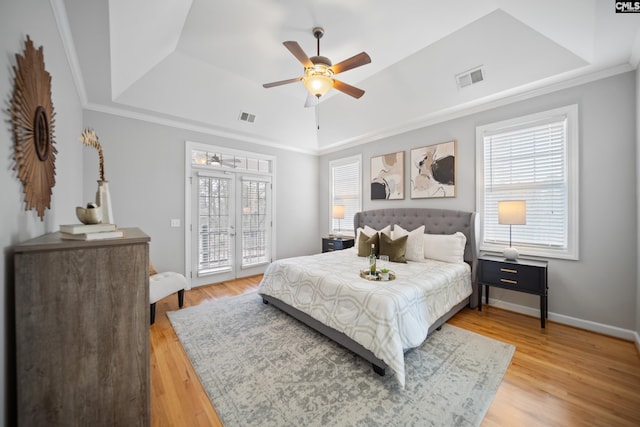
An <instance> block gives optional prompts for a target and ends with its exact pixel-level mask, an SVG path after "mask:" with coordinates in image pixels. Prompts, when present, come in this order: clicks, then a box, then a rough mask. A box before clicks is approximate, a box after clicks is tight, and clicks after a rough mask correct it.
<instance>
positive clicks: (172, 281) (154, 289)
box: [149, 271, 187, 325]
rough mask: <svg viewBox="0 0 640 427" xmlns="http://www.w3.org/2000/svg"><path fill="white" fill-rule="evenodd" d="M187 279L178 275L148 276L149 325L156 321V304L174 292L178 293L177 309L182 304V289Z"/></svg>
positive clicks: (167, 273) (169, 273) (166, 273)
mask: <svg viewBox="0 0 640 427" xmlns="http://www.w3.org/2000/svg"><path fill="white" fill-rule="evenodd" d="M186 286H187V279H186V278H185V277H184V276H183V275H182V274H180V273H174V272H171V271H169V272H165V273H156V274H152V275H150V276H149V303H150V304H151V310H150V311H151V324H152V325H153V323H154V322H155V321H156V302H157V301H159V300H161V299H162V298H164V297H167V296H169V295H171V294H173V293H175V292H177V293H178V307H180V308H182V305H183V303H184V288H185V287H186Z"/></svg>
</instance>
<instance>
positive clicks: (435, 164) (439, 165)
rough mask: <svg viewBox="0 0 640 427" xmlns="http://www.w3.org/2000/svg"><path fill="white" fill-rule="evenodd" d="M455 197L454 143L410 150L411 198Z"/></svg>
mask: <svg viewBox="0 0 640 427" xmlns="http://www.w3.org/2000/svg"><path fill="white" fill-rule="evenodd" d="M435 197H456V141H449V142H443V143H441V144H434V145H428V146H426V147H421V148H415V149H413V150H411V198H412V199H429V198H435Z"/></svg>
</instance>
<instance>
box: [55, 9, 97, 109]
mask: <svg viewBox="0 0 640 427" xmlns="http://www.w3.org/2000/svg"><path fill="white" fill-rule="evenodd" d="M50 3H51V9H52V10H53V16H54V18H55V20H56V25H57V27H58V33H59V34H60V38H61V39H62V46H63V47H64V52H65V55H66V57H67V62H68V63H69V68H70V69H71V76H72V78H73V82H74V85H75V87H76V91H77V92H78V97H79V98H80V102H81V104H82V106H85V105H87V103H88V102H89V100H88V98H87V91H86V87H85V84H84V78H83V77H82V71H81V69H80V63H79V61H78V55H77V53H76V46H75V44H74V42H73V36H72V35H71V26H70V25H69V19H68V17H67V9H66V8H65V6H64V1H63V0H50Z"/></svg>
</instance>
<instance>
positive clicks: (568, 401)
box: [150, 276, 640, 427]
mask: <svg viewBox="0 0 640 427" xmlns="http://www.w3.org/2000/svg"><path fill="white" fill-rule="evenodd" d="M260 279H261V276H253V277H249V278H243V279H238V280H234V281H230V282H224V283H219V284H214V285H208V286H201V287H198V288H195V289H192V290H189V291H186V292H185V307H190V306H195V305H198V304H202V303H205V302H207V301H211V300H214V299H217V298H223V297H226V296H233V295H239V294H241V293H244V292H247V291H249V290H252V289H255V288H256V287H257V286H258V284H259V282H260ZM177 309H178V300H177V297H176V296H175V295H171V296H169V297H167V298H165V299H163V300H161V301H158V303H157V306H156V323H155V324H154V325H152V326H151V360H150V363H151V420H152V425H153V426H162V427H164V426H185V425H189V426H221V425H222V424H221V422H220V419H219V418H218V416H217V414H216V412H215V409H214V408H213V406H212V405H211V402H210V401H209V398H208V397H207V394H206V392H205V391H204V389H203V388H202V385H201V384H200V381H199V380H198V377H197V375H196V373H195V371H194V370H193V367H192V366H191V363H190V362H189V359H188V357H187V355H186V353H185V352H184V350H183V348H182V345H181V344H180V341H179V340H178V338H177V336H176V334H175V332H174V331H173V328H172V327H171V323H170V322H169V319H168V318H167V316H166V313H167V311H173V310H177ZM449 323H451V324H452V325H455V326H458V327H460V328H464V329H467V330H469V331H472V332H475V333H478V334H480V335H484V336H487V337H490V338H494V339H497V340H500V341H503V342H507V343H510V344H513V345H514V346H516V352H515V354H514V356H513V360H512V362H511V365H510V366H509V369H508V370H507V372H506V374H505V377H504V379H503V381H502V384H501V385H500V388H499V389H498V392H497V393H496V396H495V398H494V400H493V402H492V404H491V406H490V408H489V410H488V412H487V415H486V416H485V418H484V420H483V422H482V426H484V427H493V426H505V425H518V426H540V425H545V426H581V425H585V426H587V425H588V426H613V425H615V426H637V425H638V424H639V420H640V355H639V354H638V351H637V349H636V347H635V345H634V343H632V342H628V341H624V340H620V339H617V338H612V337H608V336H605V335H600V334H596V333H592V332H588V331H584V330H581V329H576V328H573V327H570V326H565V325H561V324H558V323H555V322H547V327H546V328H545V329H541V328H540V319H539V318H535V317H529V316H524V315H521V314H517V313H513V312H509V311H506V310H501V309H498V308H495V307H491V306H486V305H485V306H483V311H482V312H478V311H477V310H471V309H465V310H463V311H461V312H460V313H458V314H457V315H456V316H454V317H453V318H452V319H451V320H450V321H449Z"/></svg>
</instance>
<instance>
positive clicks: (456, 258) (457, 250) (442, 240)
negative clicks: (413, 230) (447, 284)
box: [423, 231, 467, 263]
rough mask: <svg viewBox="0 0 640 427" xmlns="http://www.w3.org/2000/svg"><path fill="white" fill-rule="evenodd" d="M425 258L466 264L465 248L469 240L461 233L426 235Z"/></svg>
mask: <svg viewBox="0 0 640 427" xmlns="http://www.w3.org/2000/svg"><path fill="white" fill-rule="evenodd" d="M423 239H424V257H425V258H429V259H435V260H437V261H444V262H451V263H462V262H464V246H465V245H466V243H467V238H466V236H465V235H464V234H462V233H461V232H459V231H458V232H457V233H455V234H425V235H424V238H423Z"/></svg>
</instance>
